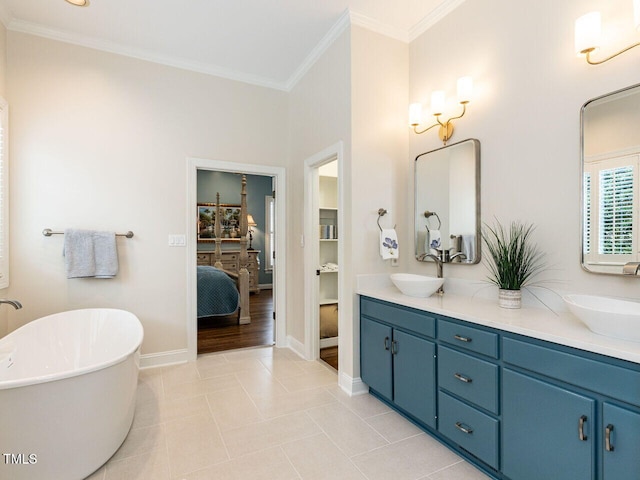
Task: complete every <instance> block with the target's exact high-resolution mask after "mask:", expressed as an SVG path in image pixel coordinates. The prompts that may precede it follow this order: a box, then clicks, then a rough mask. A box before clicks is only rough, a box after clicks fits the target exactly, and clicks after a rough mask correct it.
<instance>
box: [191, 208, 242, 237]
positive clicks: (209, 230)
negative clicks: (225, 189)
mask: <svg viewBox="0 0 640 480" xmlns="http://www.w3.org/2000/svg"><path fill="white" fill-rule="evenodd" d="M216 207H217V206H216V204H215V203H198V242H215V240H216V238H215V237H216V235H215V231H214V227H215V221H216ZM220 208H221V209H222V222H221V224H220V226H221V235H222V241H223V242H238V241H240V205H236V204H229V203H221V204H220Z"/></svg>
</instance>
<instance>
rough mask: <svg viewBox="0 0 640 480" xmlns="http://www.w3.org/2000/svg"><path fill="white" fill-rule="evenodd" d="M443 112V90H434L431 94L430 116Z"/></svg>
mask: <svg viewBox="0 0 640 480" xmlns="http://www.w3.org/2000/svg"><path fill="white" fill-rule="evenodd" d="M442 112H444V90H436V91H435V92H433V93H432V94H431V114H432V115H442Z"/></svg>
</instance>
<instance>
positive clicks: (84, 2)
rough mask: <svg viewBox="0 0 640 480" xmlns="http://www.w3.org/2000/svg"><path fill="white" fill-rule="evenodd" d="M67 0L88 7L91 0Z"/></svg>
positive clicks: (72, 3)
mask: <svg viewBox="0 0 640 480" xmlns="http://www.w3.org/2000/svg"><path fill="white" fill-rule="evenodd" d="M66 1H67V3H70V4H71V5H76V6H78V7H86V6H87V5H89V0H66Z"/></svg>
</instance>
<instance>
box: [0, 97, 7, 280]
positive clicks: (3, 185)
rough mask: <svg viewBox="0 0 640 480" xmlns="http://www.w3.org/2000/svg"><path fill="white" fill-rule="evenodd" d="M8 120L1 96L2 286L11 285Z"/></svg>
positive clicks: (0, 209) (0, 262)
mask: <svg viewBox="0 0 640 480" xmlns="http://www.w3.org/2000/svg"><path fill="white" fill-rule="evenodd" d="M8 122H9V107H8V105H7V102H6V101H5V100H4V99H3V98H0V288H7V287H8V286H9V205H8V200H9V196H8V184H9V182H8V163H9V157H8V145H7V143H8V133H7V131H8Z"/></svg>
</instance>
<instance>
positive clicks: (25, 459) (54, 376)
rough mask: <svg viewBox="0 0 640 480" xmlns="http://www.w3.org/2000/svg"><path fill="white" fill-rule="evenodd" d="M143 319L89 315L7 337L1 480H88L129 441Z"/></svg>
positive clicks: (1, 381)
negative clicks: (125, 441) (87, 478)
mask: <svg viewBox="0 0 640 480" xmlns="http://www.w3.org/2000/svg"><path fill="white" fill-rule="evenodd" d="M142 337H143V330H142V325H141V324H140V321H139V320H138V318H137V317H136V316H135V315H133V314H132V313H129V312H126V311H124V310H114V309H97V308H96V309H85V310H72V311H68V312H62V313H57V314H54V315H49V316H47V317H43V318H40V319H38V320H34V321H32V322H30V323H28V324H26V325H24V326H22V327H20V328H19V329H17V330H15V331H14V332H11V333H10V334H9V335H7V336H6V337H4V338H1V339H0V479H2V480H5V479H7V480H8V479H11V480H22V479H25V480H27V479H28V480H36V479H46V480H57V479H60V480H80V479H83V478H85V477H87V476H89V475H90V474H91V473H93V472H94V471H95V470H97V469H98V468H100V466H101V465H103V464H104V463H105V462H106V461H107V460H108V459H109V458H110V457H111V456H112V455H113V454H114V453H115V451H116V450H117V449H118V448H119V447H120V445H121V444H122V442H123V441H124V439H125V437H126V436H127V434H128V432H129V429H130V428H131V423H132V422H133V413H134V408H135V395H136V387H137V381H138V369H139V359H140V345H141V343H142Z"/></svg>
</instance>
